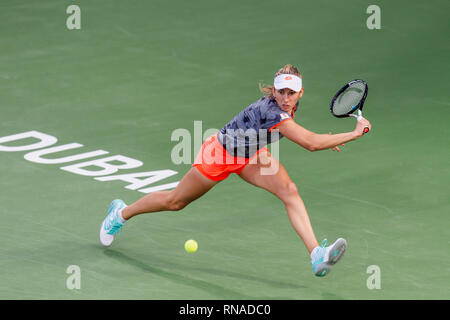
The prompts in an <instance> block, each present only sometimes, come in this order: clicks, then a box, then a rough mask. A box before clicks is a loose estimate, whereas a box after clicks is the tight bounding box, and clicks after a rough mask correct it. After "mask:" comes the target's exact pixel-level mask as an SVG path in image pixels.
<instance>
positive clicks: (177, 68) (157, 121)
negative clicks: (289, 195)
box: [0, 0, 450, 300]
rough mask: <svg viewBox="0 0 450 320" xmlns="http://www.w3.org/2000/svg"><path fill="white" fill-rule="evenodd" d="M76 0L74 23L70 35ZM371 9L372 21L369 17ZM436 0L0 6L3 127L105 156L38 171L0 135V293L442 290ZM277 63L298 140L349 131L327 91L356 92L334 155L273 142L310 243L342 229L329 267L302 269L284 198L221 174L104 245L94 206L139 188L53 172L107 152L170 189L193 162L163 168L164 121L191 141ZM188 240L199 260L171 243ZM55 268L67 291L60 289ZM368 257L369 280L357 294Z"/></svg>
mask: <svg viewBox="0 0 450 320" xmlns="http://www.w3.org/2000/svg"><path fill="white" fill-rule="evenodd" d="M72 4H76V5H78V6H79V8H80V10H81V11H80V19H81V20H80V21H81V25H80V27H81V29H73V30H69V29H68V27H67V24H66V22H67V20H68V18H69V17H70V16H71V13H67V12H66V10H67V8H68V7H69V6H70V5H72ZM372 4H376V5H378V6H379V8H380V9H381V15H380V16H381V29H374V30H370V29H368V27H367V25H366V21H367V19H368V18H369V16H370V14H368V13H366V9H367V8H368V7H369V5H372ZM449 9H450V5H449V2H448V1H432V2H424V1H376V3H373V2H371V1H360V0H358V1H356V0H345V1H340V2H336V1H325V0H319V1H298V0H295V1H294V0H292V1H286V0H282V1H266V0H258V1H253V0H251V1H235V0H230V1H217V0H210V1H205V0H193V1H180V0H168V1H167V0H166V1H163V0H153V1H144V0H129V1H117V0H114V1H113V0H97V1H87V0H79V1H76V3H74V1H68V0H41V1H31V0H14V1H13V0H3V1H2V2H1V3H0V35H1V46H0V92H1V99H0V116H1V126H0V139H1V138H2V137H8V136H11V135H15V134H20V133H24V132H30V131H35V132H40V133H42V134H46V135H47V136H51V137H55V138H56V139H57V142H55V143H54V144H53V145H51V146H50V145H49V146H48V147H57V146H62V145H67V144H72V143H77V144H79V145H82V146H79V147H78V148H76V149H71V150H63V151H61V152H58V153H54V154H49V155H47V156H45V155H42V158H47V159H56V158H61V157H69V156H73V155H76V154H81V153H87V152H94V151H98V150H103V151H104V152H107V153H103V154H102V155H100V154H98V155H96V156H94V157H91V158H85V159H79V160H76V161H71V162H66V163H48V164H47V163H38V162H33V161H30V160H29V159H26V158H25V155H27V154H29V153H30V152H34V151H38V150H40V149H34V150H22V151H11V150H15V149H14V147H15V148H19V147H20V146H23V145H30V144H32V143H35V142H36V141H35V140H33V139H32V138H26V139H22V140H15V141H12V140H11V141H9V142H8V141H4V142H3V143H0V145H1V146H3V147H4V148H6V149H8V150H9V151H5V150H0V176H1V179H0V187H1V192H0V203H1V204H2V205H1V210H0V212H1V221H2V223H1V224H0V226H1V234H0V243H1V244H2V245H1V246H0V266H1V273H0V281H1V286H0V299H163V300H165V299H219V300H220V299H449V298H450V289H449V286H448V284H449V283H450V255H449V251H448V246H449V239H450V233H449V212H450V202H449V194H450V187H449V181H450V170H449V158H450V152H449V145H450V139H449V136H450V130H449V126H448V123H447V121H448V120H449V119H450V117H449V116H450V111H449V108H450V103H449V101H450V94H449V90H448V83H449V77H448V75H449V72H450V68H449V63H448V56H449V51H450V44H449V41H448V34H449V31H450V26H449V20H448V12H449ZM287 63H290V64H293V65H295V66H298V67H299V69H300V71H301V72H302V75H303V85H304V88H305V92H304V96H303V98H302V100H301V101H300V107H299V110H298V111H297V113H296V119H295V120H296V121H297V122H298V123H299V124H301V125H302V126H304V127H306V128H307V129H309V130H312V131H314V132H318V133H328V132H333V133H338V132H345V131H351V130H353V128H354V125H355V120H354V119H351V118H350V119H337V118H334V117H332V115H331V114H330V112H329V103H330V99H331V98H332V96H333V95H334V93H335V92H336V90H338V89H339V88H340V87H341V86H342V85H343V84H344V83H346V82H348V81H350V80H352V79H355V78H361V79H364V80H366V81H367V83H368V85H369V94H368V97H367V100H366V103H365V106H364V116H365V117H366V118H367V119H369V120H370V122H371V123H372V131H371V132H370V133H369V134H367V135H366V136H365V137H363V138H362V139H360V140H358V141H356V142H351V143H348V144H346V146H345V147H344V148H343V150H342V151H341V152H339V153H337V152H332V151H330V150H326V151H321V152H313V153H311V152H308V151H306V150H304V149H302V148H301V147H299V146H298V145H295V144H294V143H292V142H290V141H289V140H287V139H283V140H282V141H281V142H280V143H279V147H280V161H281V163H282V164H283V165H284V166H285V168H286V169H287V171H288V173H289V175H290V177H291V179H292V180H293V181H294V182H295V183H296V184H297V187H298V188H299V191H300V195H301V196H302V198H303V200H304V202H305V205H306V207H307V209H308V213H309V215H310V218H311V222H312V225H313V227H314V230H315V233H316V236H317V238H318V240H319V241H320V240H322V239H324V238H327V239H328V240H329V241H334V240H335V239H337V238H339V237H344V238H345V239H347V241H348V249H347V252H346V254H345V257H344V258H343V259H342V261H341V262H340V263H339V264H338V265H337V266H336V267H335V268H334V269H333V271H332V272H331V273H330V274H329V275H328V276H327V277H325V278H317V277H315V276H314V274H313V272H312V268H311V264H310V260H309V256H308V252H307V251H306V249H305V247H304V245H303V243H302V241H301V239H300V238H299V237H298V235H297V234H296V233H295V231H294V230H293V228H292V226H291V225H290V223H289V219H288V217H287V214H286V212H285V209H284V206H283V204H282V202H281V201H279V200H278V199H277V198H276V197H275V196H273V195H271V194H269V193H267V192H266V191H264V190H262V189H257V188H255V187H254V186H251V185H249V184H246V183H245V182H243V181H242V180H241V179H240V178H239V177H238V176H236V175H232V176H230V178H228V179H227V180H225V181H224V182H222V183H220V184H218V185H217V186H216V187H214V188H213V189H212V190H211V191H210V192H209V193H207V194H206V195H205V196H204V197H202V198H201V199H199V200H198V201H196V202H194V203H192V204H190V205H189V206H188V207H186V208H185V209H183V210H182V211H179V212H163V213H154V214H148V215H142V216H139V217H136V218H134V219H132V220H130V221H129V222H128V223H127V225H126V226H125V228H124V230H123V233H122V234H121V235H120V236H119V237H118V238H117V239H116V240H115V242H114V244H113V245H112V246H111V247H110V248H106V249H105V248H104V247H102V246H101V244H100V242H99V239H98V231H99V227H100V223H101V221H102V220H103V219H104V217H105V214H106V210H107V208H108V205H109V203H110V202H111V201H112V200H113V199H116V198H120V199H123V200H124V201H125V202H126V203H132V202H134V201H136V200H137V199H139V198H141V197H142V196H143V195H144V194H145V193H144V192H140V191H139V190H138V189H136V190H131V189H127V188H125V187H126V186H127V185H129V184H130V183H128V182H125V181H121V180H112V181H99V180H97V179H95V177H94V176H84V175H81V174H75V173H73V172H71V171H67V170H61V167H65V166H70V165H75V164H78V163H82V162H86V161H92V160H95V159H101V158H105V157H110V156H115V155H121V156H125V157H128V158H132V159H135V160H139V161H140V162H142V165H141V166H139V167H136V168H131V169H123V170H119V171H118V172H117V173H115V174H132V173H140V172H155V171H160V170H167V171H165V172H166V173H174V174H172V175H168V176H167V177H166V178H164V179H161V180H159V181H155V182H153V183H151V184H148V185H147V186H145V188H152V187H155V188H158V187H160V188H164V185H169V184H174V183H176V182H178V181H180V180H181V178H182V177H183V175H184V174H185V173H186V172H187V171H188V170H189V169H190V164H180V165H177V164H174V163H173V162H172V160H171V152H172V149H173V148H174V147H175V145H176V144H177V142H176V141H171V135H172V133H173V132H174V131H175V130H176V129H180V128H181V129H186V130H188V131H189V132H190V133H191V134H192V139H193V140H194V121H202V122H201V125H202V132H201V133H203V132H205V131H206V130H208V129H214V128H215V129H220V128H222V127H223V126H224V125H225V124H226V123H227V122H228V121H229V120H231V119H232V118H233V117H234V116H235V115H236V114H237V113H239V112H240V111H241V110H242V109H243V108H245V107H247V106H248V105H249V104H251V103H252V102H254V101H255V100H257V99H258V98H259V97H260V96H261V94H260V93H259V90H258V82H259V81H263V82H265V83H271V81H273V74H274V73H275V72H276V71H277V70H278V69H279V68H280V67H281V66H283V65H285V64H287ZM197 139H198V138H197ZM0 141H2V140H0ZM191 151H192V155H191V157H192V158H193V157H194V153H195V152H196V150H195V148H194V146H192V149H191ZM34 155H35V156H36V154H34ZM28 158H30V156H28ZM85 169H86V170H88V169H89V168H85ZM90 169H91V170H94V169H95V168H90ZM97 169H98V168H97ZM170 170H171V171H170ZM172 171H173V172H172ZM161 186H162V187H161ZM166 187H167V186H166ZM188 239H195V240H196V241H197V242H198V244H199V249H198V251H197V252H195V253H187V252H186V251H185V250H184V243H185V241H186V240H188ZM70 266H77V267H78V268H79V269H78V270H79V272H80V273H79V275H80V277H79V278H78V280H79V282H78V284H80V287H79V289H77V288H74V289H73V288H72V289H71V288H70V286H68V283H70V281H71V279H73V278H71V276H73V274H72V273H68V268H69V267H70ZM373 266H376V267H378V269H377V270H378V271H379V272H378V273H377V275H378V278H377V279H378V285H379V288H375V289H373V288H372V289H370V288H369V287H370V285H368V282H369V283H371V281H372V280H371V279H372V278H371V277H372V276H374V275H375V274H374V273H373V272H371V271H370V270H373V269H371V268H373ZM70 270H71V269H70V268H69V271H70Z"/></svg>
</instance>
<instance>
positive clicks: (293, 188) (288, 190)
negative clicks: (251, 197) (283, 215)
mask: <svg viewBox="0 0 450 320" xmlns="http://www.w3.org/2000/svg"><path fill="white" fill-rule="evenodd" d="M277 196H278V197H279V198H280V199H281V200H282V201H284V202H288V201H289V200H291V199H293V198H296V197H298V189H297V185H296V184H295V183H294V182H292V181H290V182H287V183H286V184H284V185H283V187H281V188H280V190H278V192H277Z"/></svg>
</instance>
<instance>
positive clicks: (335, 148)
mask: <svg viewBox="0 0 450 320" xmlns="http://www.w3.org/2000/svg"><path fill="white" fill-rule="evenodd" d="M328 134H332V133H331V132H328ZM344 145H345V144H344V143H343V144H341V146H342V147H343V146H344ZM331 150H333V151H337V152H340V151H341V149H339V146H335V147H333V148H331Z"/></svg>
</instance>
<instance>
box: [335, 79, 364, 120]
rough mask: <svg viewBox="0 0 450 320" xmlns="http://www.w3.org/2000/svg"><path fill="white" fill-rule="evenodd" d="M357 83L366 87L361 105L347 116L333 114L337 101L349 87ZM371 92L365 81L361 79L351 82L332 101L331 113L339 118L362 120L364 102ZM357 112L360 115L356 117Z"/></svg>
mask: <svg viewBox="0 0 450 320" xmlns="http://www.w3.org/2000/svg"><path fill="white" fill-rule="evenodd" d="M355 82H362V83H364V85H365V89H364V93H363V96H362V98H361V100H360V101H359V103H358V104H357V105H356V108H353V109H352V110H350V111H349V112H348V113H345V114H341V115H337V114H335V113H334V112H333V105H334V102H335V101H336V100H337V98H339V96H340V95H341V93H342V92H344V91H345V90H346V89H347V88H348V87H350V86H351V85H352V84H354V83H355ZM368 91H369V86H368V85H367V83H366V82H365V81H364V80H361V79H354V80H352V81H350V82H349V83H347V84H345V85H344V86H343V87H342V88H341V89H340V90H339V91H338V92H337V93H336V94H335V95H334V97H333V99H331V103H330V111H331V114H332V115H333V116H335V117H337V118H346V117H355V118H356V119H357V120H360V119H361V118H362V108H363V106H364V102H365V101H366V97H367V92H368ZM356 110H358V115H354V114H353V112H355V111H356Z"/></svg>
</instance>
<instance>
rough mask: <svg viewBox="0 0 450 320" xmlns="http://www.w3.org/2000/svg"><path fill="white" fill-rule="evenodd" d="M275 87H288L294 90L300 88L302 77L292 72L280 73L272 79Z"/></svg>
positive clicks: (278, 88) (297, 90)
mask: <svg viewBox="0 0 450 320" xmlns="http://www.w3.org/2000/svg"><path fill="white" fill-rule="evenodd" d="M273 86H274V87H275V89H277V90H280V89H284V88H289V89H291V90H294V91H296V92H299V91H300V90H302V79H301V78H300V77H297V76H296V75H293V74H280V75H278V76H276V77H275V79H274V81H273Z"/></svg>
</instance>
